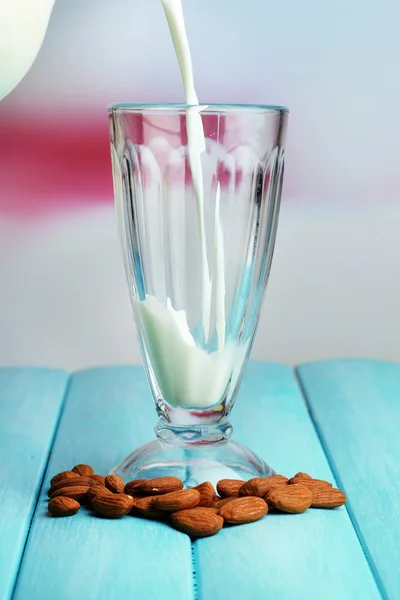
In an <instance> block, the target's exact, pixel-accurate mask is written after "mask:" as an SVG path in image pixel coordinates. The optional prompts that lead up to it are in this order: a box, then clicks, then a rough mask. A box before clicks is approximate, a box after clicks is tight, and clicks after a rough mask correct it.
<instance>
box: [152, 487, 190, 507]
mask: <svg viewBox="0 0 400 600" xmlns="http://www.w3.org/2000/svg"><path fill="white" fill-rule="evenodd" d="M199 502H200V493H199V492H198V491H197V490H195V489H193V488H192V489H189V490H178V491H176V492H169V494H164V495H163V496H156V497H155V498H153V500H152V502H151V506H152V508H156V509H158V510H164V511H165V512H171V513H172V512H176V511H178V510H184V509H186V508H194V507H195V506H197V504H198V503H199Z"/></svg>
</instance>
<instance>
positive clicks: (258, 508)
mask: <svg viewBox="0 0 400 600" xmlns="http://www.w3.org/2000/svg"><path fill="white" fill-rule="evenodd" d="M50 483H51V487H50V489H49V491H48V495H49V496H50V501H49V512H50V513H51V514H52V515H53V516H55V517H69V516H71V515H74V514H76V513H77V512H78V510H79V509H80V507H81V504H84V505H86V506H88V507H90V508H91V509H92V510H93V511H94V512H95V513H96V514H97V515H99V516H101V517H107V518H120V517H124V516H125V515H128V514H129V515H133V516H135V517H142V518H146V519H156V520H159V521H164V522H168V523H170V524H171V525H172V526H173V527H175V529H179V530H180V531H183V532H184V533H187V534H188V535H190V536H192V537H207V536H210V535H214V534H216V533H218V531H220V529H222V527H223V526H224V525H240V524H244V523H252V522H253V521H258V520H259V519H261V518H262V517H264V516H265V515H266V514H267V513H268V512H272V511H280V512H283V513H292V514H298V513H302V512H304V511H305V510H307V509H308V508H337V507H338V506H342V505H343V504H344V503H345V502H346V496H345V495H344V493H343V492H341V491H340V490H338V489H336V488H334V487H332V484H331V483H328V482H327V481H323V480H322V479H314V478H312V477H310V475H307V473H297V475H295V476H294V477H292V478H291V479H288V478H287V477H284V476H283V475H271V476H270V477H256V478H254V479H250V480H249V481H242V480H237V479H221V480H220V481H219V482H218V484H217V490H215V489H214V486H213V485H212V484H211V483H210V482H209V481H206V482H204V483H201V484H200V485H197V486H196V487H193V488H189V489H183V482H182V481H181V480H180V479H178V478H177V477H157V478H156V479H134V480H132V481H129V482H128V483H127V484H125V483H124V481H123V480H122V479H121V477H119V476H118V475H108V476H107V477H103V476H102V475H96V474H95V472H94V470H93V469H92V467H90V466H89V465H76V466H75V467H74V468H73V469H72V470H71V471H63V472H62V473H58V475H55V476H54V477H53V478H52V480H51V482H50Z"/></svg>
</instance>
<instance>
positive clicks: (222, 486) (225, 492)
mask: <svg viewBox="0 0 400 600" xmlns="http://www.w3.org/2000/svg"><path fill="white" fill-rule="evenodd" d="M243 484H244V481H243V479H220V480H219V481H218V483H217V492H218V494H219V495H220V496H221V498H228V497H229V496H237V495H238V493H239V490H240V488H241V487H242V485H243Z"/></svg>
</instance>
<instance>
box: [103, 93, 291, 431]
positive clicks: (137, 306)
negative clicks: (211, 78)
mask: <svg viewBox="0 0 400 600" xmlns="http://www.w3.org/2000/svg"><path fill="white" fill-rule="evenodd" d="M109 120H110V137H111V156H112V168H113V179H114V192H115V203H116V209H117V216H118V226H119V232H120V238H121V243H122V250H123V257H124V265H125V272H126V277H127V282H128V290H129V297H130V301H131V306H132V311H133V315H134V319H135V322H136V326H137V331H138V338H139V344H140V349H141V352H142V356H143V362H144V365H145V368H146V371H147V374H148V379H149V382H150V386H151V389H152V393H153V396H154V399H155V403H156V407H157V412H158V415H159V417H160V419H161V421H162V422H163V423H165V424H171V425H188V424H190V423H193V424H195V423H201V424H213V423H214V424H215V423H219V422H222V421H224V420H225V419H226V417H227V415H228V414H229V412H230V410H231V408H232V406H233V403H234V400H235V397H236V395H237V391H238V388H239V385H240V381H241V378H242V375H243V372H244V369H245V365H246V362H247V359H248V356H249V353H250V350H251V346H252V342H253V339H254V334H255V331H256V327H257V322H258V319H259V316H260V309H261V304H262V300H263V295H264V291H265V287H266V284H267V280H268V275H269V270H270V266H271V260H272V255H273V249H274V243H275V236H276V231H277V224H278V214H279V205H280V197H281V187H282V179H283V169H284V142H285V134H286V124H287V110H286V109H283V108H279V107H263V106H217V105H215V106H213V105H207V106H202V105H201V106H200V107H188V106H185V105H183V106H180V105H135V104H115V105H111V106H110V107H109Z"/></svg>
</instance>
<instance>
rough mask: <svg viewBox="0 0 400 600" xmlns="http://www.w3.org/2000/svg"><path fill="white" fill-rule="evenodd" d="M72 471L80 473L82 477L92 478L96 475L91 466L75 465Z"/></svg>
mask: <svg viewBox="0 0 400 600" xmlns="http://www.w3.org/2000/svg"><path fill="white" fill-rule="evenodd" d="M71 471H73V472H74V473H78V475H81V476H82V477H90V476H91V475H94V470H93V469H92V467H91V466H90V465H83V464H82V465H75V467H73V469H71Z"/></svg>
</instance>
